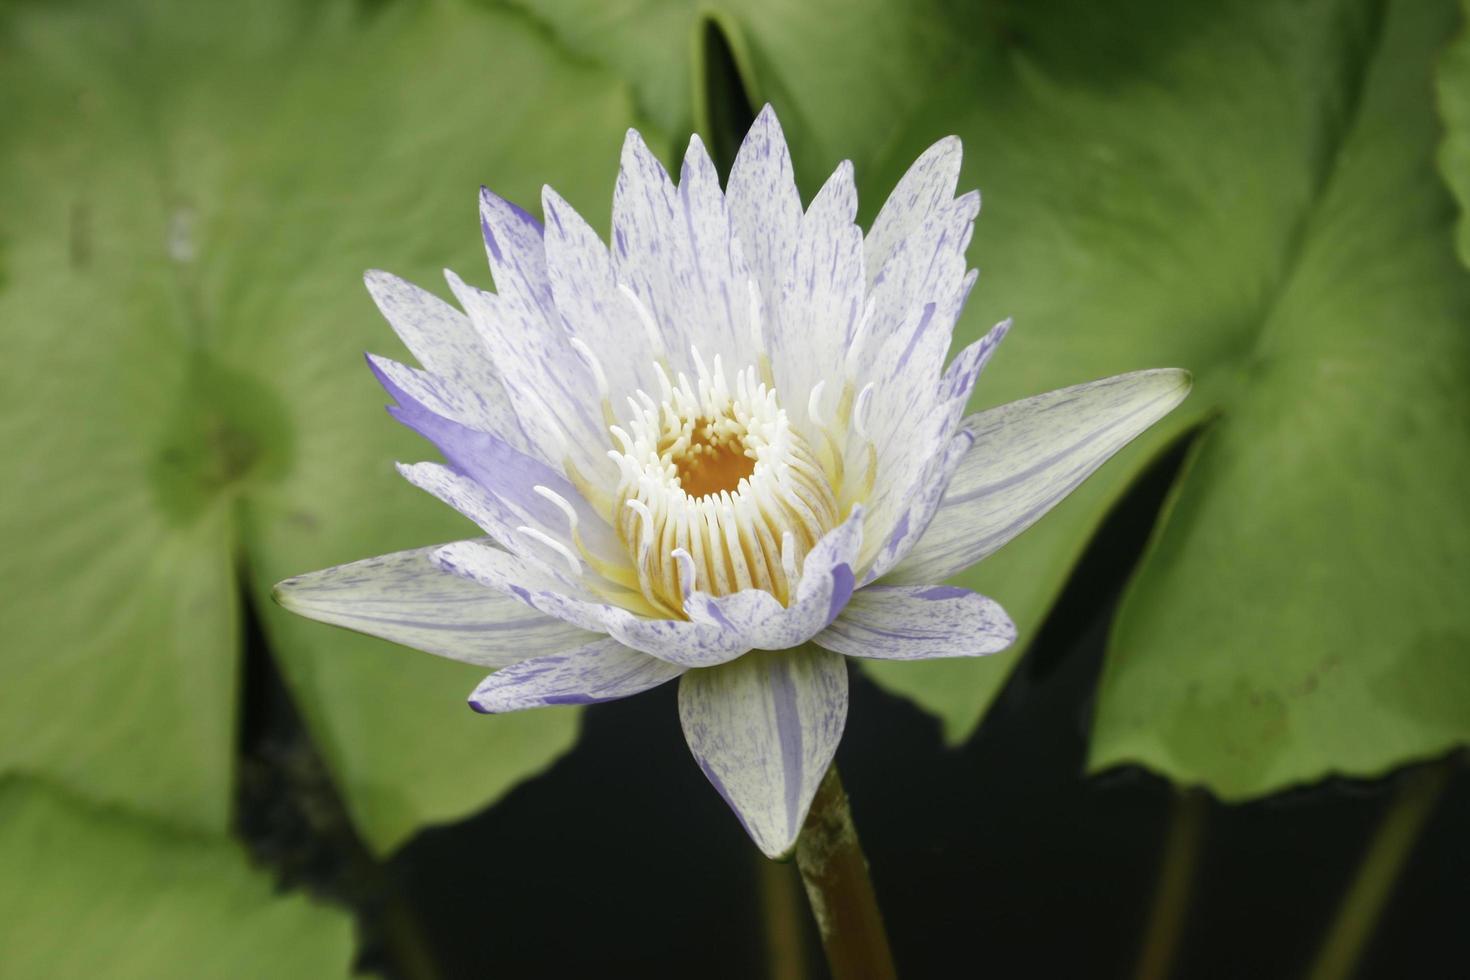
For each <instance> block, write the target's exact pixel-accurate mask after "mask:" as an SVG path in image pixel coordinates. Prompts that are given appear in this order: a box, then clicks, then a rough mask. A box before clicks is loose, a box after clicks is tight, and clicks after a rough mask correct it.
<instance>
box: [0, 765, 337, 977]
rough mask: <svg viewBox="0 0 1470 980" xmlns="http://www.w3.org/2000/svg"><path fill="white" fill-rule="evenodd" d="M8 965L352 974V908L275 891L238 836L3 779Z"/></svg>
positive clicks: (94, 971)
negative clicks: (194, 830)
mask: <svg viewBox="0 0 1470 980" xmlns="http://www.w3.org/2000/svg"><path fill="white" fill-rule="evenodd" d="M0 866H3V867H4V868H5V874H4V876H3V877H0V975H3V976H7V977H108V978H109V980H129V978H137V980H158V978H167V977H188V978H190V980H206V978H207V980H225V978H227V977H239V978H241V980H245V978H254V977H281V978H287V980H289V978H300V980H317V978H327V977H346V976H347V975H348V974H349V972H350V968H351V965H352V955H353V940H352V919H351V918H350V917H349V916H348V915H346V914H345V913H343V912H340V911H337V910H334V909H330V908H327V907H326V906H323V905H319V904H316V903H315V902H312V901H310V900H309V899H307V898H305V897H304V896H301V895H290V896H282V895H279V894H276V893H275V889H274V887H273V886H272V884H271V882H270V880H269V879H268V878H267V877H266V876H265V875H264V874H262V873H261V872H259V871H256V870H254V869H252V868H251V867H250V866H249V864H248V863H247V861H246V859H245V855H244V854H243V853H241V851H240V849H239V847H238V846H237V845H235V844H232V843H230V842H228V841H225V840H217V839H213V838H209V837H203V836H201V837H194V836H188V835H179V834H176V833H171V832H168V831H166V830H163V829H161V828H160V827H159V826H158V825H157V824H155V823H154V822H152V821H149V820H143V819H137V818H131V817H123V816H120V815H118V814H116V813H108V812H103V811H98V810H94V809H92V808H90V807H88V806H86V805H84V804H81V803H78V802H77V801H76V800H75V799H73V798H69V797H68V796H66V795H64V794H61V793H58V792H56V791H54V790H52V789H49V788H47V787H45V786H43V785H42V784H39V783H37V782H35V781H33V780H27V779H15V778H10V779H6V780H3V781H0Z"/></svg>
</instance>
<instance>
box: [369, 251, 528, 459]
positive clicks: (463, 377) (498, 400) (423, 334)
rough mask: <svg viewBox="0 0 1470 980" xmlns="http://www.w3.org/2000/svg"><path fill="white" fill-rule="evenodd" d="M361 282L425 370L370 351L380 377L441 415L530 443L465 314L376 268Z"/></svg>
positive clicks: (520, 444) (522, 443) (519, 444)
mask: <svg viewBox="0 0 1470 980" xmlns="http://www.w3.org/2000/svg"><path fill="white" fill-rule="evenodd" d="M363 281H364V282H365V283H366V284H367V288H368V292H369V293H370V294H371V295H372V297H373V302H375V303H377V305H378V309H379V310H381V311H382V313H383V316H384V317H386V318H387V320H388V322H389V324H391V325H392V327H393V331H394V332H395V333H396V334H398V336H399V337H400V338H401V339H402V340H403V343H404V346H406V347H407V348H408V349H409V351H410V352H411V353H412V354H413V356H414V357H416V358H417V359H418V362H419V363H420V364H422V365H423V367H424V371H415V370H414V369H412V368H410V367H408V366H406V365H403V364H399V363H397V362H395V361H390V360H388V359H387V358H381V357H374V356H371V355H369V358H368V361H369V363H370V364H372V366H373V369H374V371H375V372H376V373H377V374H378V375H379V377H382V376H384V375H387V376H389V377H391V378H392V379H393V382H394V384H395V385H396V386H397V387H398V388H399V389H401V390H403V391H406V392H408V393H409V394H410V395H411V396H412V397H414V398H416V399H417V400H418V401H420V402H423V403H424V404H425V405H427V406H429V407H430V408H431V409H432V410H433V411H436V412H438V413H439V414H441V415H447V416H449V417H450V418H453V419H456V420H457V421H460V422H463V423H464V424H466V425H470V426H473V427H475V428H477V429H485V430H486V431H489V432H496V433H499V434H500V435H501V437H502V438H504V439H505V440H506V441H507V442H509V443H511V444H512V445H514V446H515V447H516V448H517V449H521V450H523V451H525V450H526V449H527V448H528V443H527V441H526V436H525V434H524V433H523V432H521V429H520V425H519V423H518V422H517V420H516V415H515V411H514V410H513V408H512V407H511V402H510V397H509V396H508V395H507V394H506V391H505V388H504V386H502V385H501V383H500V374H499V372H498V371H497V370H496V368H495V362H494V359H493V358H492V357H491V356H490V350H489V349H488V348H487V347H486V346H485V341H484V339H483V338H482V337H481V336H480V334H479V332H478V331H477V330H476V329H475V327H474V325H473V324H471V323H470V319H469V317H467V316H465V314H463V313H461V312H460V311H459V310H457V309H455V308H454V307H452V306H450V305H449V304H448V303H446V302H444V301H443V300H441V299H439V297H437V296H435V295H433V294H432V293H430V292H428V291H426V290H423V289H420V288H419V287H418V286H415V285H413V284H412V283H410V282H406V281H404V280H402V279H399V278H398V277H397V276H393V275H390V274H388V273H386V272H378V271H376V270H374V271H371V272H368V273H366V274H365V275H364V276H363Z"/></svg>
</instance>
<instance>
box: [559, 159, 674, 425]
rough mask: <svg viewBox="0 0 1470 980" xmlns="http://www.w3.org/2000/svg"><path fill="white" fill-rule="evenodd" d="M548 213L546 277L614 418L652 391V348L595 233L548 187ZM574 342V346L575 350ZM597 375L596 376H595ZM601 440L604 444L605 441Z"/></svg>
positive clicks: (605, 248) (567, 326) (565, 324)
mask: <svg viewBox="0 0 1470 980" xmlns="http://www.w3.org/2000/svg"><path fill="white" fill-rule="evenodd" d="M541 208H542V210H543V211H544V212H545V213H546V273H547V275H548V277H549V278H550V279H551V293H552V296H553V297H554V298H555V300H556V309H557V313H558V314H559V315H560V317H561V323H562V326H564V327H565V328H566V329H567V330H568V331H569V332H570V333H571V334H572V336H573V337H575V338H576V342H580V343H581V344H585V345H586V352H583V351H581V350H578V351H577V353H578V354H579V355H580V356H582V357H583V358H584V359H585V358H586V355H587V353H590V354H591V356H592V357H593V358H594V359H595V360H596V363H597V370H600V371H601V372H602V377H603V378H605V379H606V381H607V391H608V398H609V401H610V407H611V409H612V410H613V412H614V413H619V414H620V413H621V412H622V411H623V410H624V408H623V404H624V402H623V400H624V399H626V398H627V396H629V395H631V394H633V393H634V392H635V391H638V390H640V389H641V390H644V391H654V390H656V388H655V383H656V377H657V376H656V375H655V374H654V368H653V363H654V348H653V343H652V341H651V340H650V339H649V337H648V331H647V330H646V329H645V328H644V326H643V323H642V321H641V320H640V319H639V318H638V314H637V313H636V312H635V311H634V308H633V305H632V304H631V303H629V302H628V298H627V297H626V296H624V295H623V293H622V292H621V291H620V290H619V289H618V285H617V277H616V276H614V275H613V266H612V258H611V257H610V256H609V255H608V251H607V246H606V245H604V244H603V242H602V239H601V238H599V237H597V232H595V231H593V230H592V227H591V226H590V225H588V224H587V222H586V221H584V220H583V219H582V216H581V215H579V214H577V212H576V211H575V210H574V209H573V208H572V206H571V205H570V204H568V203H567V202H566V201H564V200H562V198H561V197H560V195H558V194H557V193H556V192H555V191H553V190H552V189H551V188H550V187H547V188H543V189H542V192H541ZM576 342H574V344H573V346H574V347H575V346H576ZM594 373H595V372H594ZM604 441H605V440H604Z"/></svg>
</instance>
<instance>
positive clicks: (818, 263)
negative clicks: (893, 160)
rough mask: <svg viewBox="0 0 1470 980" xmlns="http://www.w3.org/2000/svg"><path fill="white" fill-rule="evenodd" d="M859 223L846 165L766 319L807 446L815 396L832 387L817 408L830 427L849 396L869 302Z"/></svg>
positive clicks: (779, 373)
mask: <svg viewBox="0 0 1470 980" xmlns="http://www.w3.org/2000/svg"><path fill="white" fill-rule="evenodd" d="M856 219H857V188H856V187H855V186H854V184H853V180H852V164H851V163H849V162H847V161H843V162H842V163H841V164H840V165H839V166H838V167H837V170H836V171H835V172H834V173H833V174H832V176H831V177H829V178H828V179H827V182H826V183H825V184H824V185H823V186H822V189H821V190H820V191H818V192H817V196H816V197H815V198H813V199H812V206H811V207H810V208H808V209H807V210H806V213H805V214H804V215H802V218H801V223H800V225H799V227H798V232H797V241H796V250H795V252H794V254H793V257H792V260H791V263H790V265H789V266H788V269H787V271H786V274H785V276H784V277H783V278H782V282H781V292H780V294H779V299H778V302H777V303H776V304H774V305H773V307H772V308H771V310H770V311H769V314H768V315H767V317H766V331H765V333H766V344H767V349H768V350H769V352H770V355H771V367H772V371H773V373H774V374H775V378H776V390H777V391H778V392H779V394H780V396H781V405H782V408H784V409H785V411H786V414H787V415H788V416H790V417H791V419H792V421H793V422H795V423H796V425H797V426H798V427H799V428H800V429H801V431H804V432H806V433H807V437H808V439H810V440H812V441H813V443H814V444H820V443H819V442H818V441H817V440H818V438H819V437H818V435H817V434H816V433H815V432H814V431H813V430H811V429H810V428H809V427H808V419H807V411H808V401H809V398H810V395H811V392H812V388H813V387H814V386H815V385H816V384H817V383H818V382H820V381H825V382H826V386H825V388H824V392H823V397H822V399H821V400H820V403H819V405H818V409H819V411H820V412H821V413H822V414H823V415H824V417H825V421H826V422H827V423H828V424H830V423H831V421H832V419H833V418H834V417H835V415H836V410H837V403H838V400H839V399H840V398H841V396H842V380H843V379H842V378H841V369H842V364H843V362H844V358H845V357H846V355H847V350H848V347H849V344H850V343H851V341H852V336H853V333H854V332H855V331H856V330H857V327H858V322H859V321H860V320H861V319H862V313H863V302H864V280H863V233H862V229H860V228H859V227H858V226H857V224H856V223H855V222H856Z"/></svg>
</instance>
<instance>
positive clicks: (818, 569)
mask: <svg viewBox="0 0 1470 980" xmlns="http://www.w3.org/2000/svg"><path fill="white" fill-rule="evenodd" d="M862 543H863V511H862V508H861V507H855V508H853V511H852V513H851V514H850V515H849V516H848V518H847V520H846V521H844V522H843V523H842V524H841V525H839V526H838V527H835V528H833V529H832V530H831V531H828V532H827V533H826V534H825V535H823V536H822V540H820V541H818V542H817V544H816V547H814V548H812V550H811V551H810V552H809V553H808V554H807V556H806V558H805V559H804V560H803V562H802V566H801V581H800V582H799V583H798V584H797V588H796V595H795V597H794V598H793V599H792V601H791V603H790V605H788V606H785V607H783V606H782V605H781V604H780V603H779V602H777V601H776V598H775V596H773V595H771V594H770V593H769V592H762V591H761V590H759V589H746V590H744V591H741V592H736V593H733V594H731V595H724V596H718V597H717V596H711V595H709V594H707V593H704V592H695V593H693V594H692V595H691V596H690V597H689V599H688V601H686V602H685V603H684V609H685V612H687V613H688V614H689V616H690V618H692V619H694V620H696V621H699V622H707V623H711V624H714V625H718V626H724V627H727V628H730V629H734V630H737V631H739V632H740V633H742V634H744V635H745V636H746V637H748V640H749V643H750V646H752V647H754V648H755V649H758V650H787V649H790V648H791V647H795V646H798V645H800V644H802V643H805V642H806V641H807V640H809V639H811V638H812V636H813V635H814V634H816V633H817V631H819V630H821V629H823V628H825V627H826V626H827V624H828V623H830V622H832V620H833V619H834V618H835V617H836V616H837V614H838V613H840V612H841V611H842V609H843V607H844V606H846V605H847V602H848V600H849V599H850V598H851V597H852V594H853V587H854V585H855V584H856V575H855V569H856V566H857V561H858V553H859V551H860V549H861V548H862Z"/></svg>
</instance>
